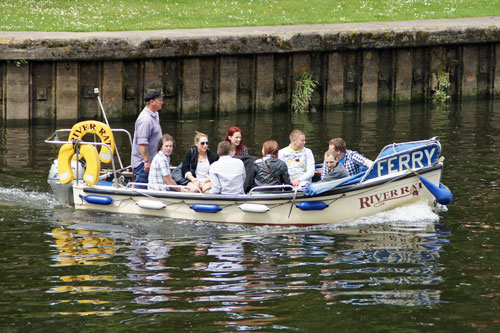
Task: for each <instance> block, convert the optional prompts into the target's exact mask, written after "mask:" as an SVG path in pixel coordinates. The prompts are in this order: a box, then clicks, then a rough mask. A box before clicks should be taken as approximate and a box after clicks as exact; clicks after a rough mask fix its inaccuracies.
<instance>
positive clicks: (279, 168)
mask: <svg viewBox="0 0 500 333" xmlns="http://www.w3.org/2000/svg"><path fill="white" fill-rule="evenodd" d="M279 150H280V147H279V145H278V143H277V142H276V141H274V140H270V141H266V142H264V144H263V145H262V158H260V159H258V160H256V161H255V162H254V168H253V169H252V171H251V172H250V174H249V177H252V179H253V182H252V184H251V186H252V187H254V186H268V185H292V182H291V181H290V176H289V175H288V167H287V166H286V163H285V162H283V161H282V160H280V159H278V151H279Z"/></svg>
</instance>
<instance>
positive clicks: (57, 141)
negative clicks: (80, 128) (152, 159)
mask: <svg viewBox="0 0 500 333" xmlns="http://www.w3.org/2000/svg"><path fill="white" fill-rule="evenodd" d="M111 131H112V132H118V133H125V134H126V135H127V137H128V140H129V143H130V148H132V144H133V141H132V135H130V132H129V131H127V130H126V129H123V128H116V129H113V128H112V129H111ZM64 132H68V133H69V132H71V128H62V129H57V130H55V131H54V132H53V133H52V134H51V135H50V136H49V137H48V138H47V139H45V143H50V144H59V145H63V144H66V143H70V144H73V143H74V142H73V141H62V140H60V139H59V136H58V134H59V133H64ZM80 142H85V144H93V143H94V142H86V141H80ZM95 143H96V144H99V145H100V143H98V142H95ZM108 148H110V147H109V146H108ZM115 149H116V157H117V158H118V162H119V163H120V169H122V170H123V169H128V168H129V166H128V167H124V166H123V163H122V160H121V157H120V154H119V153H118V146H117V145H116V144H115ZM109 151H112V150H109ZM114 169H115V168H114V166H113V170H114Z"/></svg>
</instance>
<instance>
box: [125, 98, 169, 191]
mask: <svg viewBox="0 0 500 333" xmlns="http://www.w3.org/2000/svg"><path fill="white" fill-rule="evenodd" d="M163 96H165V95H163V94H162V93H160V92H158V91H150V92H149V93H147V94H146V97H145V98H144V101H145V102H146V106H145V107H144V109H143V110H142V112H141V113H140V114H139V117H137V120H136V121H135V128H134V141H133V144H132V158H131V162H130V164H131V165H132V167H133V168H134V174H135V181H136V182H137V183H147V182H148V175H149V168H150V167H151V161H152V160H153V157H155V155H156V153H157V149H158V141H160V139H161V137H162V131H161V126H160V116H159V114H158V111H159V110H160V109H161V106H162V105H163Z"/></svg>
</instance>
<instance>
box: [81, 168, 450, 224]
mask: <svg viewBox="0 0 500 333" xmlns="http://www.w3.org/2000/svg"><path fill="white" fill-rule="evenodd" d="M441 173H442V164H441V163H438V164H436V165H434V166H432V167H429V168H426V169H422V170H420V174H421V175H422V176H424V177H425V178H426V179H427V180H429V181H430V182H431V183H433V184H434V185H436V186H438V185H439V183H440V180H441ZM88 195H93V196H98V197H106V198H110V200H109V201H112V203H108V202H106V203H90V202H87V201H86V200H84V197H85V196H88ZM73 197H74V201H75V208H76V209H79V210H88V211H102V212H110V213H120V214H139V215H150V216H158V217H165V218H167V219H169V220H171V219H172V220H174V219H175V220H177V219H180V220H195V221H200V220H201V221H211V222H219V223H244V224H256V225H316V224H331V223H338V222H341V221H346V220H350V219H356V218H360V217H363V216H369V215H373V214H376V213H378V212H381V211H386V210H391V209H394V208H396V207H400V206H404V205H408V204H411V203H414V202H417V201H425V202H427V203H428V204H433V203H434V199H435V198H434V196H433V195H432V194H431V193H430V192H429V191H428V190H427V188H426V187H425V186H423V184H422V183H421V181H420V179H419V178H418V177H416V176H414V175H413V174H411V173H409V172H402V173H399V174H396V175H393V176H391V177H385V179H376V180H373V181H368V182H364V183H362V184H356V185H348V186H344V187H339V188H335V189H333V190H330V191H327V192H325V193H322V194H320V195H317V196H312V197H307V196H305V195H304V193H302V192H298V193H297V194H296V195H294V194H293V193H288V194H281V193H280V194H253V195H240V196H226V195H207V194H186V193H180V192H169V191H163V192H158V191H149V190H139V189H133V188H130V187H128V188H117V187H114V186H96V185H94V186H91V185H87V184H84V183H82V182H80V183H79V184H75V185H73ZM111 199H112V200H111ZM139 201H141V202H140V203H139V204H140V205H139V204H138V202H139ZM301 202H322V203H324V204H326V205H327V207H326V208H324V209H320V210H302V209H301V208H299V207H298V206H297V204H299V203H301ZM245 203H246V204H253V205H254V207H261V208H263V206H264V205H265V206H266V207H267V208H268V209H262V210H263V211H264V212H250V211H248V209H246V207H252V205H246V206H244V208H245V209H246V210H247V211H244V210H242V209H241V208H240V206H241V205H242V204H245ZM194 204H208V205H217V206H218V207H220V208H222V209H221V210H220V211H217V212H199V211H195V210H194V209H193V208H190V207H191V206H192V205H194ZM141 206H142V207H141ZM256 210H258V209H256Z"/></svg>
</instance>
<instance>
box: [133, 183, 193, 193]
mask: <svg viewBox="0 0 500 333" xmlns="http://www.w3.org/2000/svg"><path fill="white" fill-rule="evenodd" d="M154 186H155V187H159V188H160V190H159V191H166V190H169V189H173V188H180V189H183V188H186V189H194V190H196V191H197V192H198V193H202V192H201V189H200V188H199V187H198V186H192V185H168V184H154ZM126 187H127V188H134V189H138V190H147V189H148V184H147V183H137V182H129V183H127V186H126ZM149 191H155V190H149Z"/></svg>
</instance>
